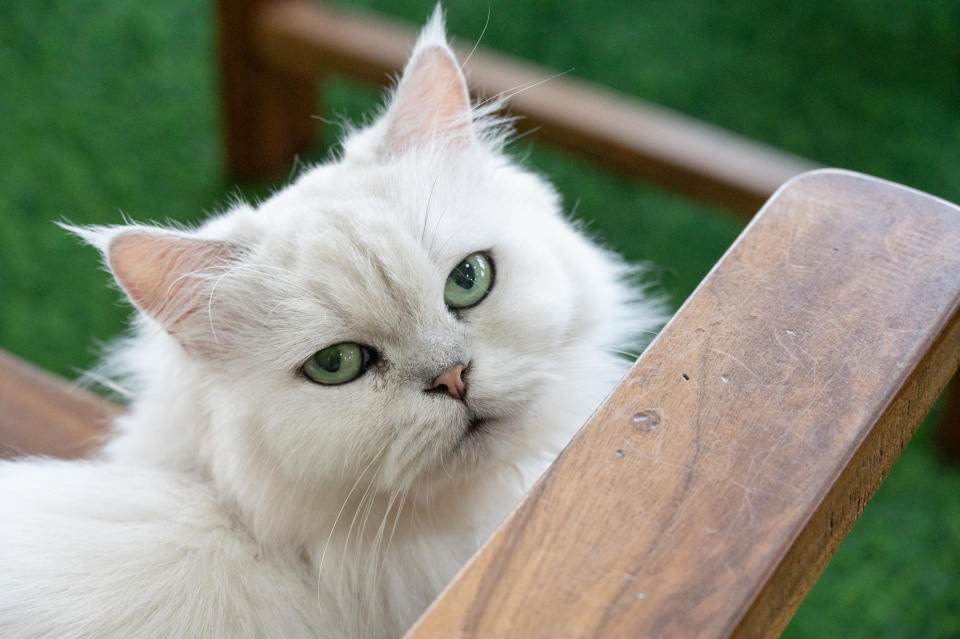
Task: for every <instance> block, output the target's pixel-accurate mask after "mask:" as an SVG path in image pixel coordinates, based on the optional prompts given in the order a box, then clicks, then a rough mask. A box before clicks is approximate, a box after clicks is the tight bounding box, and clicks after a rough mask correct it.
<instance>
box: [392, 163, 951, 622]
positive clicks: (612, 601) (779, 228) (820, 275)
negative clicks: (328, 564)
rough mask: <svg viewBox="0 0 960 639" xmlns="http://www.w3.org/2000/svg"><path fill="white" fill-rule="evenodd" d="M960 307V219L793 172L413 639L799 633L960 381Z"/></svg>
mask: <svg viewBox="0 0 960 639" xmlns="http://www.w3.org/2000/svg"><path fill="white" fill-rule="evenodd" d="M958 305H960V208H958V207H956V206H953V205H950V204H947V203H945V202H943V201H941V200H937V199H935V198H932V197H930V196H926V195H923V194H920V193H918V192H916V191H912V190H909V189H906V188H904V187H900V186H897V185H893V184H890V183H886V182H883V181H880V180H876V179H873V178H869V177H866V176H861V175H857V174H853V173H847V172H841V171H819V172H815V173H812V174H808V175H806V176H803V177H801V178H798V179H797V180H795V181H793V182H792V183H790V184H789V185H788V186H786V187H785V188H783V189H782V190H781V191H779V192H778V194H777V195H776V196H775V197H774V198H773V199H772V200H771V201H770V202H769V203H768V205H767V206H766V207H765V208H764V210H763V212H762V213H761V214H760V215H759V216H758V217H757V218H756V219H754V221H753V222H752V223H751V225H750V226H749V227H748V228H747V230H746V231H745V232H744V234H743V235H742V236H741V237H740V239H739V240H738V241H737V242H736V243H735V245H734V246H733V247H732V248H731V249H730V251H729V252H728V253H727V254H726V256H725V257H724V258H723V260H722V261H721V262H720V263H719V264H718V266H717V267H716V268H715V269H714V270H713V271H712V272H711V273H710V274H709V275H708V277H707V278H706V280H705V281H704V282H703V283H702V284H701V285H700V287H699V288H698V289H697V291H696V292H695V293H694V294H693V296H692V297H691V298H690V299H689V300H688V301H687V303H686V304H685V305H684V307H683V308H682V309H681V310H680V312H679V313H678V314H677V315H676V316H675V317H674V319H673V320H672V321H671V323H670V324H669V325H668V326H667V328H666V329H665V330H664V331H663V332H662V333H661V335H660V336H659V337H658V338H657V339H656V341H655V342H654V343H653V344H652V345H651V347H650V348H649V349H648V350H647V352H646V353H645V354H644V355H643V357H642V358H641V359H640V360H639V361H638V363H637V364H636V366H635V367H634V368H633V370H632V371H631V373H630V374H629V376H628V378H627V379H626V380H625V381H624V382H623V383H622V384H621V385H620V387H619V388H618V389H617V391H616V392H615V393H614V394H613V395H612V396H611V397H610V398H609V399H608V401H606V402H605V403H604V405H603V406H602V407H601V408H600V409H599V410H598V412H597V413H596V414H595V415H594V416H593V418H591V420H590V421H589V422H588V424H587V425H586V426H585V428H584V429H583V430H582V431H581V432H580V433H579V434H578V436H577V437H576V438H575V439H574V441H573V442H572V443H571V444H570V445H569V446H568V447H567V449H566V450H565V451H564V452H563V454H562V455H561V456H560V458H559V459H558V460H557V462H556V463H555V464H554V465H553V466H552V467H551V469H550V470H549V471H548V472H547V473H546V474H545V475H544V477H543V478H541V480H540V481H539V482H538V483H537V484H536V485H535V487H534V488H533V490H532V491H531V492H530V493H529V494H528V496H527V497H526V498H525V500H524V501H523V502H522V503H521V505H520V506H519V507H518V508H517V510H516V511H515V512H514V513H513V514H512V515H511V517H510V518H509V519H508V520H507V521H506V522H505V523H504V525H503V526H502V527H501V528H500V529H499V531H498V532H497V533H496V534H495V535H494V537H493V538H492V539H491V540H490V541H489V542H488V543H487V544H486V545H485V546H484V547H483V548H482V550H481V551H480V552H479V553H478V554H477V555H476V556H475V557H474V559H473V560H472V561H471V562H470V563H469V564H468V566H467V567H466V568H465V569H464V571H463V572H462V573H461V574H460V575H459V577H458V578H457V579H456V580H455V581H454V582H453V583H452V584H451V585H450V586H449V587H448V589H447V590H446V592H445V593H444V594H443V595H442V596H441V597H440V598H439V599H438V601H436V602H435V603H434V604H433V606H432V607H431V608H430V609H429V610H428V612H427V613H426V614H425V615H424V617H422V618H421V619H420V621H419V622H418V623H417V624H416V625H415V626H414V628H413V629H412V630H411V631H410V633H408V635H407V637H408V638H410V639H414V638H415V639H420V638H424V639H426V638H429V639H440V638H448V637H483V638H490V637H525V638H527V637H530V638H533V637H604V638H611V637H708V638H713V637H717V638H719V637H730V636H735V637H774V636H777V635H778V633H779V632H780V631H781V630H782V629H783V627H784V626H785V625H786V623H787V621H788V620H789V618H790V617H791V616H792V614H793V612H794V610H795V609H796V607H797V605H799V602H800V600H801V599H802V597H803V595H804V594H805V593H806V592H807V590H808V589H809V588H810V587H811V586H812V584H813V582H814V581H815V580H816V578H817V576H818V575H819V574H820V572H821V571H822V570H823V568H824V566H825V565H826V562H827V560H828V558H829V557H830V555H831V554H832V553H833V551H834V550H835V549H836V547H837V546H838V545H839V543H840V541H841V540H842V539H843V537H844V536H845V535H846V533H847V532H848V530H849V528H850V526H851V525H852V523H853V521H854V520H855V519H856V517H857V516H858V515H859V513H860V511H861V510H862V508H863V506H864V505H865V504H866V502H867V500H868V499H869V497H870V496H871V495H872V494H873V491H874V490H875V489H876V487H877V485H878V484H879V483H880V481H881V480H882V478H883V477H884V476H885V475H886V473H887V472H888V470H889V468H890V466H891V465H892V464H893V462H894V460H895V459H896V458H897V456H898V455H899V453H900V451H901V450H902V449H903V447H904V445H905V444H906V442H907V441H908V440H909V438H910V436H911V435H912V433H913V431H914V429H915V427H916V426H917V424H918V423H919V422H920V420H921V419H922V417H923V416H924V415H925V414H926V412H927V410H928V409H929V407H930V405H931V404H932V402H933V400H934V398H935V397H936V395H937V393H938V392H939V391H940V390H941V389H942V388H943V386H944V385H945V384H946V382H947V380H948V379H949V378H950V375H951V374H952V373H953V371H954V370H956V368H957V365H958V362H960V316H958ZM877 587H878V588H880V587H882V586H881V585H878V586H877Z"/></svg>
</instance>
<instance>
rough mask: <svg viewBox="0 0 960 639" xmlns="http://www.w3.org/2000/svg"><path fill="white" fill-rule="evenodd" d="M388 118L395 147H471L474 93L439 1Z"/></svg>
mask: <svg viewBox="0 0 960 639" xmlns="http://www.w3.org/2000/svg"><path fill="white" fill-rule="evenodd" d="M386 118H387V122H388V128H387V134H386V140H385V142H386V146H387V147H388V148H389V149H390V150H393V151H404V150H408V149H412V148H426V147H428V146H431V145H434V144H436V145H440V146H445V147H466V146H468V145H469V144H471V143H472V141H473V135H474V134H473V123H472V110H471V108H470V94H469V92H468V91H467V82H466V79H465V78H464V76H463V72H462V71H461V70H460V65H459V64H458V63H457V60H456V58H455V57H454V55H453V51H452V50H451V49H450V46H449V45H448V44H447V39H446V35H445V34H444V26H443V11H442V10H441V8H440V6H439V5H438V6H437V8H436V10H435V11H434V13H433V16H432V17H431V18H430V20H429V21H428V22H427V25H426V26H425V27H424V28H423V31H422V32H421V33H420V38H419V39H418V40H417V44H416V46H415V47H414V50H413V55H412V56H411V57H410V61H409V62H408V63H407V66H406V68H405V69H404V71H403V75H402V77H401V78H400V83H399V84H398V85H397V89H396V91H395V93H394V95H393V100H392V101H391V103H390V107H389V109H388V110H387V114H386Z"/></svg>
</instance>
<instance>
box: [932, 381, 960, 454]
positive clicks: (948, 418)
mask: <svg viewBox="0 0 960 639" xmlns="http://www.w3.org/2000/svg"><path fill="white" fill-rule="evenodd" d="M943 399H944V405H943V416H942V417H941V418H940V423H939V424H938V426H937V428H938V429H939V430H938V431H937V445H938V446H939V448H940V451H941V452H942V453H943V454H944V455H946V456H947V457H949V458H951V459H954V460H960V373H957V374H956V375H954V376H953V381H952V382H950V385H949V386H947V390H946V392H945V393H944V397H943Z"/></svg>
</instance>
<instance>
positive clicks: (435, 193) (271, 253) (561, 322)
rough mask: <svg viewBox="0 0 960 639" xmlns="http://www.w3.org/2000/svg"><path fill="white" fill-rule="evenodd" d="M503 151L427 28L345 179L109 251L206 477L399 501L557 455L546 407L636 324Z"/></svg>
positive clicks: (315, 179)
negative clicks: (200, 396)
mask: <svg viewBox="0 0 960 639" xmlns="http://www.w3.org/2000/svg"><path fill="white" fill-rule="evenodd" d="M489 137H490V136H489V131H487V130H485V129H484V123H483V121H478V120H477V118H476V114H475V112H474V111H473V110H471V107H470V104H469V100H468V98H467V93H466V88H465V84H464V81H463V77H462V75H461V72H460V70H459V67H458V66H457V63H456V61H455V60H454V58H453V57H452V54H451V53H450V51H449V49H448V48H447V46H446V44H445V42H443V36H442V27H441V25H439V24H435V25H431V26H428V27H427V29H426V30H425V34H424V36H422V37H421V40H420V41H419V42H418V45H417V48H416V49H415V52H414V55H413V57H412V59H411V62H410V64H409V65H408V67H407V69H406V70H405V72H404V76H403V78H402V80H401V83H400V85H399V87H398V89H397V91H396V93H395V95H394V96H393V100H392V102H391V104H390V105H389V108H388V109H387V110H386V112H385V113H384V115H383V116H382V117H381V118H380V119H379V120H378V121H377V122H375V123H374V124H373V125H372V126H370V127H368V128H367V129H365V130H362V131H359V132H357V133H355V134H353V135H352V137H351V138H350V139H349V140H348V141H347V142H346V144H345V152H344V156H343V157H342V158H341V159H340V160H339V161H337V162H334V163H329V164H326V165H322V166H319V167H316V168H313V169H311V170H310V171H308V172H306V173H305V174H303V175H302V176H301V177H300V179H298V180H297V181H296V182H295V183H294V184H292V185H290V186H288V187H287V188H285V189H284V190H282V191H281V192H279V193H277V194H276V195H275V196H273V197H272V198H270V199H269V200H267V201H266V202H264V203H263V204H262V205H260V206H259V207H258V208H257V209H256V210H254V209H253V208H250V207H245V206H239V207H236V208H235V209H233V210H232V211H230V212H228V213H226V214H224V215H222V216H219V217H217V218H215V219H213V220H211V221H210V222H208V223H207V224H206V225H205V226H204V227H202V228H201V229H199V230H198V231H197V232H196V233H193V234H183V233H174V232H162V231H156V230H150V229H145V228H133V229H129V228H127V229H120V230H117V231H114V232H112V235H111V237H110V239H109V241H108V242H106V244H107V255H108V259H109V263H110V266H111V268H112V269H113V271H114V273H115V275H116V277H117V279H118V281H119V282H120V284H121V285H122V286H123V287H124V288H125V290H126V291H127V292H128V294H129V295H130V297H131V299H132V300H133V301H134V302H135V303H136V304H137V306H138V307H139V308H140V309H141V310H142V311H143V312H144V313H145V315H147V316H148V317H150V318H151V319H152V320H153V321H155V322H157V323H158V324H159V325H160V326H162V327H163V328H164V330H165V331H166V333H167V334H168V335H170V336H172V337H173V338H174V339H175V340H176V342H177V343H179V345H180V347H182V348H183V350H184V351H185V353H186V354H187V356H188V361H189V362H190V365H189V370H185V371H183V373H182V374H183V375H186V376H195V378H196V383H197V385H198V386H202V387H203V388H204V391H205V396H206V397H207V398H208V399H207V403H208V407H207V411H208V412H209V415H210V420H211V422H212V432H211V433H210V434H209V437H208V440H207V441H208V445H209V446H210V447H212V448H213V449H214V451H215V452H214V453H213V456H214V457H216V458H218V459H219V460H220V461H223V460H228V461H226V462H224V463H226V464H228V465H229V464H230V463H231V462H230V461H229V460H230V459H231V455H232V456H234V457H237V456H239V457H241V458H242V457H248V458H253V457H256V458H257V459H258V460H259V463H261V464H262V465H265V466H267V467H269V468H272V469H274V470H275V472H276V473H277V474H279V475H283V476H285V477H287V478H288V479H289V480H290V482H289V483H290V484H291V485H299V484H303V483H315V484H317V485H324V484H329V483H330V482H339V483H340V484H343V485H350V484H356V483H357V482H360V481H363V483H364V484H365V485H369V486H374V487H376V488H378V489H380V490H383V491H396V490H402V489H409V488H411V487H415V486H418V485H427V486H428V487H429V486H431V485H435V484H438V483H443V482H446V481H448V480H450V479H461V480H462V479H464V478H467V477H469V476H470V475H471V473H474V472H476V471H477V470H479V469H482V468H483V467H484V464H485V463H486V462H490V461H492V460H497V459H501V460H502V459H509V458H510V457H511V455H515V454H516V451H517V450H518V449H519V448H523V447H528V448H529V447H531V446H532V447H536V446H538V445H539V443H538V442H540V440H541V439H542V438H544V437H549V432H548V431H549V429H550V424H549V423H544V422H543V421H542V420H541V421H540V422H537V420H536V419H534V418H536V417H537V415H538V414H539V412H540V411H541V410H542V409H543V402H544V401H545V398H548V397H550V396H551V393H552V394H553V395H554V397H553V399H552V400H551V401H554V402H556V401H558V399H557V398H558V397H559V395H558V391H557V388H558V385H562V384H570V383H571V380H572V379H576V378H578V377H583V376H584V375H589V374H592V373H593V372H594V371H592V370H591V369H590V366H592V365H596V364H597V362H598V361H601V360H602V359H603V356H602V355H599V354H594V353H592V352H591V349H594V348H598V345H597V344H594V343H593V342H591V341H590V340H589V339H587V337H586V336H587V335H588V334H591V332H592V331H593V330H594V327H595V325H598V324H602V323H603V322H604V321H606V320H607V318H606V316H605V313H608V312H612V311H608V310H606V309H607V308H620V307H621V306H622V302H623V300H622V299H617V298H616V290H615V289H614V288H611V287H610V286H606V285H605V286H598V285H597V283H598V282H603V283H610V282H615V281H616V280H617V277H618V275H619V272H618V271H617V268H618V264H617V263H615V262H614V261H611V260H609V259H607V257H606V256H605V255H604V254H602V252H601V251H599V250H598V249H596V248H595V247H593V246H592V245H591V244H589V243H588V242H586V241H585V240H584V239H583V238H582V237H580V236H579V235H578V234H577V233H576V232H575V231H574V230H573V229H571V228H570V226H569V225H568V224H567V223H566V222H565V221H563V220H562V218H561V216H560V211H559V202H558V198H557V196H556V194H555V192H554V191H553V190H552V188H551V187H549V186H548V185H547V184H546V183H545V182H544V181H543V180H541V179H540V178H538V177H536V176H534V175H533V174H531V173H529V172H526V171H523V170H521V169H519V168H517V167H516V166H515V165H513V164H512V163H510V162H509V161H508V160H507V159H506V158H505V157H504V156H503V155H502V154H501V153H500V152H499V150H498V148H497V145H496V144H493V143H491V142H490V141H489ZM465 260H468V264H467V265H466V266H464V261H465ZM457 269H459V271H458V272H457V274H456V276H455V277H453V278H451V275H452V274H454V271H455V270H457ZM464 269H466V271H465V270H464ZM465 278H466V279H465ZM451 287H453V288H451ZM457 287H459V289H458V288H457ZM470 289H473V290H470ZM458 296H459V297H458ZM616 337H617V336H611V338H612V339H616ZM171 347H172V348H174V347H176V346H175V345H174V344H173V343H172V342H171ZM331 349H332V350H331ZM318 354H319V355H318ZM595 355H596V356H595ZM585 362H586V364H585ZM441 384H443V386H441ZM533 424H537V425H536V426H535V427H534V426H532V425H533Z"/></svg>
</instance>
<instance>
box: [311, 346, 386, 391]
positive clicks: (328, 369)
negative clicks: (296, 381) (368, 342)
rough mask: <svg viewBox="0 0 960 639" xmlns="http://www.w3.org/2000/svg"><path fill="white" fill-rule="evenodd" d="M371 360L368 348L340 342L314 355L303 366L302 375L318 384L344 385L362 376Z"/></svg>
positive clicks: (371, 354)
mask: <svg viewBox="0 0 960 639" xmlns="http://www.w3.org/2000/svg"><path fill="white" fill-rule="evenodd" d="M373 359H374V353H373V351H372V350H371V349H369V348H368V347H366V346H361V345H360V344H355V343H353V342H341V343H340V344H334V345H333V346H327V347H326V348H324V349H322V350H319V351H317V352H316V353H314V355H313V357H311V358H310V359H308V360H307V363H306V364H304V365H303V374H304V375H306V376H307V377H309V378H310V379H312V380H313V381H315V382H316V383H318V384H345V383H347V382H352V381H353V380H355V379H356V378H358V377H360V376H361V375H363V374H364V372H366V370H367V368H369V367H370V364H371V363H373Z"/></svg>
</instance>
